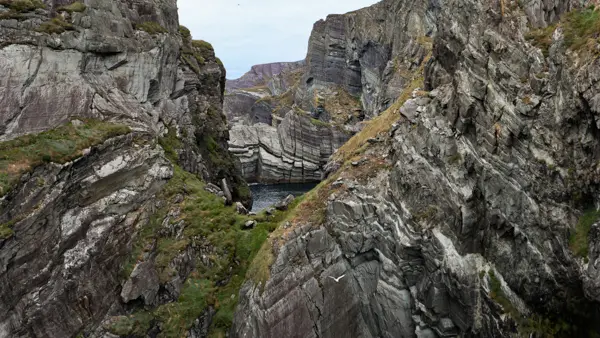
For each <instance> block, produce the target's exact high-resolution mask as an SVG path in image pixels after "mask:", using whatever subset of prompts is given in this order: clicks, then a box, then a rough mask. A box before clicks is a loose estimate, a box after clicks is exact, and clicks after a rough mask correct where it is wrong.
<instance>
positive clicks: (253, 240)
mask: <svg viewBox="0 0 600 338" xmlns="http://www.w3.org/2000/svg"><path fill="white" fill-rule="evenodd" d="M159 143H160V144H161V146H162V147H163V148H164V149H165V152H166V154H167V156H168V158H169V159H170V160H171V161H173V163H176V160H177V149H178V148H179V147H181V143H180V142H179V141H177V138H176V137H175V131H174V130H172V129H170V130H169V133H168V134H167V136H166V137H165V138H162V139H160V140H159ZM207 146H208V147H210V144H207ZM204 187H205V183H204V182H203V181H202V180H200V179H199V178H198V177H197V176H196V175H194V174H191V173H189V172H187V171H185V170H183V169H181V168H180V167H179V166H177V165H174V176H173V178H172V179H171V180H170V181H169V182H168V183H167V184H166V185H165V187H164V188H163V189H162V191H161V192H160V193H159V195H158V196H157V200H161V201H164V202H165V203H163V205H165V206H164V207H163V208H161V209H159V210H157V211H156V212H155V213H154V214H153V215H152V216H151V218H150V220H149V223H148V224H147V225H146V226H144V227H143V228H142V229H140V233H139V234H138V237H137V240H136V243H135V244H134V247H133V254H132V255H131V258H130V260H129V261H128V262H127V263H126V264H125V265H124V267H123V275H124V276H128V275H129V274H130V273H131V271H132V270H133V268H134V265H135V263H136V262H137V261H138V260H139V259H142V258H143V257H144V253H145V252H146V250H149V248H151V247H152V245H149V244H151V243H156V248H157V249H156V258H155V266H156V267H157V270H158V272H159V277H160V280H161V282H162V283H165V282H168V281H169V280H171V279H172V278H173V277H174V274H175V273H176V271H174V270H173V268H172V266H171V264H170V263H171V262H172V261H173V260H174V258H176V257H177V256H178V255H180V254H181V253H182V252H184V251H186V250H190V249H191V248H194V251H195V252H198V255H200V253H199V252H200V251H201V252H202V255H204V256H205V258H202V257H200V256H198V257H196V266H195V270H194V271H193V272H192V273H191V275H190V276H189V277H188V279H187V280H186V282H185V284H184V286H183V287H182V290H181V294H180V296H179V299H178V300H177V301H176V302H173V303H168V304H164V305H161V306H159V307H158V308H156V309H153V310H140V311H138V312H135V313H134V314H132V315H130V316H119V317H115V318H113V320H112V321H111V323H110V325H109V327H108V329H109V330H110V331H111V332H113V333H115V334H120V335H134V336H140V335H142V336H143V334H144V333H145V332H146V331H147V330H148V329H149V328H150V326H151V323H152V322H153V321H159V322H161V323H162V324H161V330H162V331H161V336H162V337H181V336H184V335H185V332H186V331H187V330H188V329H189V328H190V326H191V325H192V324H193V322H194V321H195V320H196V319H197V318H198V317H199V316H201V315H202V313H203V312H204V311H205V310H206V308H207V307H208V306H211V307H213V308H214V309H215V311H216V313H215V316H214V320H213V324H212V326H211V337H224V336H225V335H226V333H227V332H228V331H229V328H230V326H231V323H232V321H233V314H234V308H235V306H236V304H237V297H238V293H239V289H240V288H241V286H242V284H243V282H244V281H245V280H246V274H247V272H248V269H249V268H250V263H251V262H252V260H253V259H254V258H255V257H257V255H259V254H260V249H261V247H262V245H263V243H264V242H265V240H266V239H267V237H268V236H269V233H270V232H272V231H274V230H275V229H276V228H277V226H278V224H279V223H280V222H281V221H282V220H283V219H285V218H286V217H287V213H286V212H280V211H276V212H275V213H274V214H273V215H271V216H268V215H266V214H265V213H264V212H263V213H261V214H259V215H257V216H246V215H240V214H238V213H237V212H236V210H235V207H233V206H226V205H225V204H224V202H223V200H222V199H221V198H220V197H218V196H216V195H214V194H212V193H209V192H207V191H206V190H205V189H204ZM176 196H183V199H182V201H181V202H180V203H178V204H177V205H174V204H173V203H172V202H171V201H173V200H175V198H176ZM174 209H179V210H180V214H179V216H178V217H177V218H171V219H169V220H168V221H167V222H168V223H169V224H171V225H173V224H179V222H182V221H183V224H185V226H184V229H183V231H182V236H180V237H177V238H175V237H174V236H171V235H168V234H165V232H164V224H165V223H164V220H165V218H166V217H167V216H168V215H169V212H170V211H172V210H174ZM249 220H254V221H256V222H257V224H256V226H255V227H254V228H253V229H250V230H244V229H243V225H244V224H245V223H246V222H247V221H249ZM206 260H208V262H209V263H208V264H205V263H206ZM203 262H204V263H203ZM140 332H141V333H142V334H140Z"/></svg>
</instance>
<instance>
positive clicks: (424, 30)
mask: <svg viewBox="0 0 600 338" xmlns="http://www.w3.org/2000/svg"><path fill="white" fill-rule="evenodd" d="M439 6H440V4H439V3H438V2H416V3H408V2H402V3H401V2H396V3H390V2H387V1H382V2H380V3H378V4H375V5H373V6H371V7H367V8H364V9H361V10H358V11H354V12H350V13H347V14H343V15H329V16H327V19H326V20H320V21H318V22H317V23H315V25H314V27H313V31H312V34H311V37H310V40H309V44H308V54H307V56H306V65H307V71H306V73H305V74H304V77H303V78H302V90H301V91H299V95H298V97H297V102H300V103H301V104H302V107H303V108H305V109H308V110H310V109H314V108H316V107H315V104H314V102H313V100H312V98H313V96H314V95H315V93H319V92H320V91H321V90H323V88H327V87H331V86H340V87H341V88H343V89H344V90H345V91H347V92H348V93H350V94H351V95H355V96H357V97H360V98H361V101H362V104H363V107H364V110H365V114H366V116H367V118H372V117H374V116H376V115H378V114H379V113H380V112H382V111H383V110H385V109H386V108H387V107H389V106H390V105H391V104H392V103H393V102H394V101H395V100H396V99H397V98H398V96H399V95H400V93H401V92H402V89H403V88H404V87H405V86H406V85H408V83H410V81H412V78H411V77H410V75H411V74H412V71H413V70H414V69H415V67H418V66H419V64H420V63H421V62H422V61H423V59H424V58H425V57H426V55H427V53H428V48H427V47H428V46H429V45H430V44H431V40H430V37H431V36H432V34H433V33H434V32H435V30H436V26H435V16H436V13H437V11H438V10H439ZM415 37H420V38H418V39H417V38H415Z"/></svg>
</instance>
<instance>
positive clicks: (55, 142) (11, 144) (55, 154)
mask: <svg viewBox="0 0 600 338" xmlns="http://www.w3.org/2000/svg"><path fill="white" fill-rule="evenodd" d="M129 132H130V129H129V128H128V127H127V126H124V125H119V124H113V123H108V122H103V121H98V120H85V121H83V122H82V123H81V124H79V123H75V124H74V123H69V124H67V125H64V126H61V127H58V128H56V129H52V130H49V131H45V132H42V133H39V134H31V135H24V136H20V137H18V138H16V139H14V140H10V141H6V142H0V196H3V195H5V194H7V193H8V192H9V191H10V189H11V188H12V187H13V186H14V185H15V184H16V183H17V182H18V180H19V178H20V177H21V176H22V175H23V174H24V173H26V172H28V171H30V170H32V169H33V168H35V167H36V166H38V165H40V164H43V163H48V162H54V163H66V162H69V161H72V160H74V159H76V158H78V157H80V156H81V155H82V151H83V150H84V149H86V148H89V147H91V146H93V145H96V144H99V143H102V142H104V141H105V140H107V139H109V138H111V137H115V136H119V135H123V134H127V133H129Z"/></svg>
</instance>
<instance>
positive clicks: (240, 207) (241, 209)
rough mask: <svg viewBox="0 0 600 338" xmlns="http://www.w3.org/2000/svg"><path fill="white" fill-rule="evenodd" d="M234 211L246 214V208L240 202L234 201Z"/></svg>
mask: <svg viewBox="0 0 600 338" xmlns="http://www.w3.org/2000/svg"><path fill="white" fill-rule="evenodd" d="M235 211H236V212H237V213H238V214H240V215H248V209H246V207H245V206H244V205H243V204H242V203H240V202H235Z"/></svg>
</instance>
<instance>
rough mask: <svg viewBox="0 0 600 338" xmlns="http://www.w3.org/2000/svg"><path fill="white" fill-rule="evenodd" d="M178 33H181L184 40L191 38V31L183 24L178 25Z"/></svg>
mask: <svg viewBox="0 0 600 338" xmlns="http://www.w3.org/2000/svg"><path fill="white" fill-rule="evenodd" d="M179 35H181V37H182V38H183V39H184V40H189V39H191V38H192V32H190V30H189V28H187V27H186V26H184V25H179Z"/></svg>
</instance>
